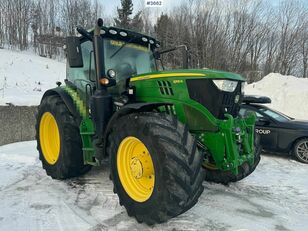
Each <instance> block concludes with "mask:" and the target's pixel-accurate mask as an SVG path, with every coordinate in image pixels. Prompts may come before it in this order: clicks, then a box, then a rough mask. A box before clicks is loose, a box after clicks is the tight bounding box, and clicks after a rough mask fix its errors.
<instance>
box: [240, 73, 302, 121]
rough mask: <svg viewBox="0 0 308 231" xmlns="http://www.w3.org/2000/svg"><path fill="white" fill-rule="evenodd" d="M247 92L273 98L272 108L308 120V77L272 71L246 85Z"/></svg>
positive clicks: (270, 105)
mask: <svg viewBox="0 0 308 231" xmlns="http://www.w3.org/2000/svg"><path fill="white" fill-rule="evenodd" d="M245 94H247V95H262V96H268V97H270V98H271V100H272V103H271V104H268V106H269V107H270V108H273V109H276V110H277V111H280V112H282V113H284V114H286V115H288V116H291V117H294V118H296V119H304V120H308V103H307V102H308V79H305V78H297V77H294V76H284V75H281V74H278V73H271V74H268V75H267V76H265V77H264V78H263V79H262V80H260V81H258V82H256V83H252V84H249V85H247V86H246V88H245Z"/></svg>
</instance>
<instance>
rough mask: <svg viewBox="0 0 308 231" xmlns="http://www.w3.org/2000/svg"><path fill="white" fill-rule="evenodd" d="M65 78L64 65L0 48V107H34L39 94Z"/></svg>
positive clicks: (29, 54) (40, 95)
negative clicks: (7, 105) (10, 105)
mask: <svg viewBox="0 0 308 231" xmlns="http://www.w3.org/2000/svg"><path fill="white" fill-rule="evenodd" d="M63 79H65V63H61V62H57V61H55V60H51V59H48V58H43V57H40V56H38V55H34V54H31V53H22V52H14V51H10V50H5V49H0V105H6V104H14V105H24V106H30V105H38V104H39V103H40V100H41V97H42V95H43V93H44V92H45V91H46V90H47V89H49V88H53V87H55V86H56V84H55V83H56V81H62V82H63Z"/></svg>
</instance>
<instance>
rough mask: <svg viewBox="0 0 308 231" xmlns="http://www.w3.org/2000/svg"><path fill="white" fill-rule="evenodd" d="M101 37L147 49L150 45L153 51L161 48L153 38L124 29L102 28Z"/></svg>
mask: <svg viewBox="0 0 308 231" xmlns="http://www.w3.org/2000/svg"><path fill="white" fill-rule="evenodd" d="M88 32H89V33H91V34H93V32H94V29H93V28H92V29H90V30H89V31H88ZM101 36H102V37H103V38H110V39H115V40H121V41H125V42H131V43H136V44H138V45H141V46H146V47H148V46H149V45H150V48H151V49H152V50H154V49H156V48H159V47H160V42H159V41H157V40H156V39H155V38H153V37H151V36H148V35H144V34H141V33H138V32H135V31H132V30H128V29H122V28H118V27H113V26H111V27H105V26H102V27H101Z"/></svg>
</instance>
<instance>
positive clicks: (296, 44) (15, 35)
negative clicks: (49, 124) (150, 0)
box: [0, 0, 308, 80]
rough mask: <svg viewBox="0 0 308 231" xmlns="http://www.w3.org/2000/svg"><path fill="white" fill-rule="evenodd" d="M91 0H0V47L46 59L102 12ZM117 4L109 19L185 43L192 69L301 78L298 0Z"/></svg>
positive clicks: (304, 14)
mask: <svg viewBox="0 0 308 231" xmlns="http://www.w3.org/2000/svg"><path fill="white" fill-rule="evenodd" d="M104 4H108V1H98V0H14V1H11V0H0V46H7V47H11V48H13V49H20V50H24V49H28V48H32V47H33V48H34V49H35V51H36V52H38V53H39V54H41V55H42V54H45V55H46V56H50V57H53V56H55V55H58V54H59V52H60V51H59V49H60V48H59V47H60V44H62V43H63V38H64V37H65V36H67V35H71V34H75V27H76V25H81V26H83V27H85V28H91V27H93V25H94V22H95V19H96V18H98V17H102V16H104V12H105V11H104V9H106V7H105V8H104ZM133 8H134V5H133V3H132V1H131V0H121V4H120V5H119V6H118V8H117V9H116V11H115V15H114V17H112V18H108V19H106V20H105V21H107V22H108V23H109V24H110V25H114V26H119V27H124V28H128V29H132V30H136V31H140V32H143V33H146V34H149V35H152V36H154V37H156V38H157V39H158V40H159V41H161V44H162V47H164V48H170V47H173V46H177V45H180V44H184V45H186V46H187V47H188V49H189V60H190V66H191V67H192V68H214V69H223V70H226V71H233V72H237V73H241V74H243V75H245V76H246V77H247V78H248V79H253V80H255V79H257V78H259V77H261V76H264V75H266V74H267V73H270V72H279V73H281V74H285V75H296V76H300V77H308V6H307V5H305V4H304V1H300V0H292V1H288V0H285V1H279V3H277V5H274V6H273V5H272V4H269V3H268V1H266V0H224V1H221V0H188V1H182V4H181V5H180V6H177V7H174V8H173V9H171V10H169V11H167V12H165V13H160V14H159V15H157V16H155V13H154V11H153V10H152V8H141V9H139V11H137V12H136V13H135V14H133ZM182 56H183V53H182V51H176V52H173V53H169V54H166V55H163V57H162V59H163V62H164V63H165V66H167V67H168V68H176V67H179V66H180V65H181V62H182Z"/></svg>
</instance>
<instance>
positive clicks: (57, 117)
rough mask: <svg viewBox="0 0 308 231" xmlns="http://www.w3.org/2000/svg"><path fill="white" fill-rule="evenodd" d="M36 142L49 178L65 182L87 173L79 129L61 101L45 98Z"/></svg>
mask: <svg viewBox="0 0 308 231" xmlns="http://www.w3.org/2000/svg"><path fill="white" fill-rule="evenodd" d="M36 140H37V150H38V151H39V158H40V160H41V161H42V166H43V168H44V169H45V170H46V173H47V175H48V176H51V177H52V178H54V179H66V178H70V177H75V176H79V175H82V174H84V173H86V172H88V171H89V170H90V169H91V166H89V165H84V163H83V153H82V142H81V137H80V134H79V127H78V126H77V123H76V121H75V118H74V116H73V115H72V114H71V113H70V111H69V110H68V108H67V107H66V105H65V104H64V102H63V101H62V99H61V97H60V96H58V95H51V96H46V97H44V98H43V100H42V102H41V105H40V106H39V108H38V114H37V122H36Z"/></svg>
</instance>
